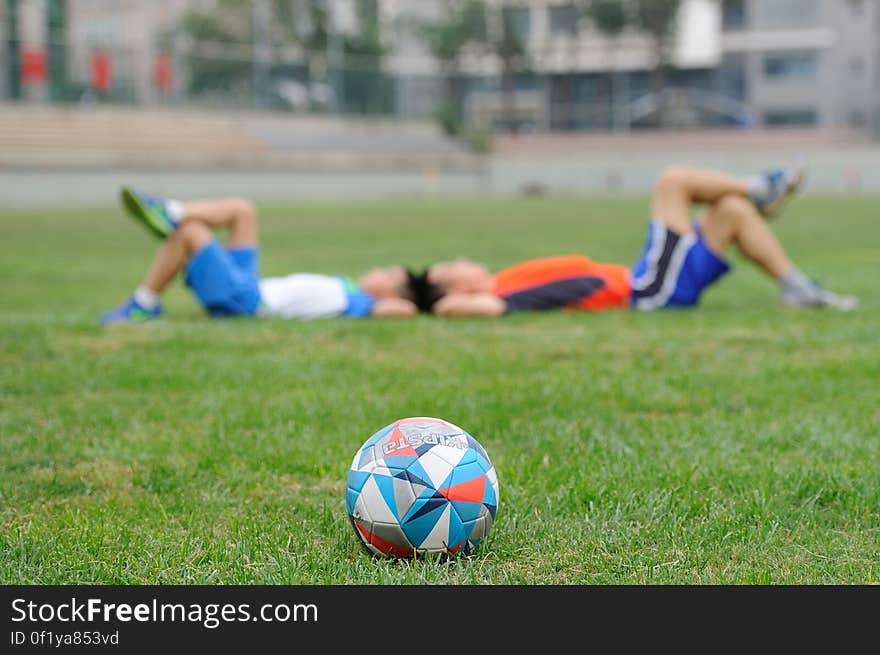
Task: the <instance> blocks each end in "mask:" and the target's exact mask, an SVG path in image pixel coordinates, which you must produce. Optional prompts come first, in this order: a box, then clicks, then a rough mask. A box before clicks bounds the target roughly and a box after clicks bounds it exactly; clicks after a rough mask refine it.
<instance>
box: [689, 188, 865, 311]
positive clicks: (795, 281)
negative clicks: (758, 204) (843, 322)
mask: <svg viewBox="0 0 880 655" xmlns="http://www.w3.org/2000/svg"><path fill="white" fill-rule="evenodd" d="M698 220H699V224H700V232H701V233H702V238H703V240H704V241H705V242H706V245H707V246H708V247H709V249H710V250H712V251H713V252H715V253H717V254H719V255H721V254H723V253H724V251H725V250H727V248H728V246H729V245H730V244H731V243H733V244H735V245H736V246H737V248H739V250H740V252H742V254H743V255H745V256H746V257H747V258H748V259H750V260H751V261H752V262H754V263H755V264H757V265H758V266H759V267H760V268H761V269H762V270H763V271H764V272H766V273H767V274H768V275H769V276H770V277H772V278H773V279H774V280H776V282H777V283H778V284H779V286H780V290H781V292H782V302H783V304H785V305H789V306H793V307H832V308H834V309H839V310H844V311H848V310H852V309H855V308H856V307H857V306H858V304H859V301H858V299H857V298H855V297H854V296H841V295H838V294H835V293H832V292H831V291H828V290H827V289H823V288H822V287H820V286H819V285H818V284H816V283H815V282H813V281H812V280H811V279H810V278H809V277H807V276H806V275H805V274H804V273H803V272H802V271H801V270H800V269H799V268H798V267H797V266H795V265H794V263H793V262H792V260H791V258H790V257H789V256H788V254H787V253H786V252H785V248H784V247H783V246H782V243H781V242H780V241H779V239H778V237H777V236H776V235H775V234H774V233H773V231H772V230H770V228H769V227H768V225H767V223H766V222H765V220H764V218H763V217H762V216H761V214H759V213H758V210H757V209H756V208H755V206H754V205H753V204H752V203H751V202H750V201H748V200H746V199H745V198H743V197H742V196H739V195H734V194H732V195H727V196H724V197H723V198H721V199H719V200H718V201H716V202H715V203H713V204H712V205H711V206H710V207H709V208H708V210H707V211H706V212H705V213H704V214H703V215H702V216H700V218H699V219H698Z"/></svg>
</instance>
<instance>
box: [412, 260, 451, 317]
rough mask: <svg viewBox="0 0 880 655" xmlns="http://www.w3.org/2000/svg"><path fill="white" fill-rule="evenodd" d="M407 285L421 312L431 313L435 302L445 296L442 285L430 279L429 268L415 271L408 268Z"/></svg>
mask: <svg viewBox="0 0 880 655" xmlns="http://www.w3.org/2000/svg"><path fill="white" fill-rule="evenodd" d="M406 285H407V288H408V289H409V291H410V293H411V294H412V301H413V302H414V303H415V304H416V307H418V308H419V311H420V312H425V313H430V312H431V309H432V308H433V307H434V303H436V302H437V301H438V300H440V299H441V298H442V297H443V295H444V294H443V291H442V290H441V289H440V287H439V286H438V285H436V284H434V283H432V282H430V281H428V269H427V268H426V269H425V270H423V271H422V272H421V273H415V272H413V271H412V270H410V269H406Z"/></svg>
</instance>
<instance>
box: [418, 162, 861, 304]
mask: <svg viewBox="0 0 880 655" xmlns="http://www.w3.org/2000/svg"><path fill="white" fill-rule="evenodd" d="M803 177H804V171H803V168H802V167H801V166H792V167H788V168H781V169H776V170H773V171H769V172H767V173H763V174H760V175H755V176H751V177H748V178H745V179H740V178H737V177H732V176H730V175H726V174H723V173H718V172H714V171H706V170H697V169H691V168H683V167H672V168H668V169H666V170H665V171H664V172H663V173H662V174H661V176H660V178H659V179H658V180H657V183H656V185H655V188H654V192H653V197H652V200H651V219H650V221H649V224H648V237H647V240H646V243H645V245H644V248H643V251H642V254H641V256H640V257H639V259H638V260H637V261H636V263H635V265H634V266H632V267H629V266H624V265H620V264H616V263H602V262H597V261H593V260H591V259H589V258H588V257H585V256H583V255H580V254H573V255H564V256H560V257H547V258H541V259H533V260H528V261H525V262H521V263H519V264H517V265H515V266H512V267H511V268H508V269H506V270H503V271H500V272H497V273H494V274H493V273H491V272H490V271H489V269H488V268H487V267H486V266H484V265H483V264H481V263H478V262H474V261H471V260H468V259H457V260H455V261H447V262H439V263H436V264H433V265H431V266H429V267H428V268H427V269H425V271H424V272H422V273H421V274H420V275H418V276H416V277H415V278H414V279H413V288H414V290H415V292H416V294H415V295H416V303H417V305H419V306H420V307H427V308H430V309H429V311H432V312H433V313H434V314H437V315H441V316H503V315H506V314H510V313H513V312H522V311H540V310H553V309H563V308H564V309H577V310H586V311H598V310H604V309H611V308H632V309H639V310H655V309H660V308H666V307H679V308H681V307H694V306H696V305H697V304H698V303H699V300H700V296H701V295H702V293H703V292H704V291H705V290H706V289H707V288H708V287H709V286H710V285H712V284H713V283H715V282H716V281H718V279H720V278H721V277H722V276H723V275H725V274H726V273H727V272H728V271H729V270H730V265H729V263H728V262H727V261H726V260H725V259H724V252H725V251H726V250H727V248H728V247H729V246H730V245H731V244H735V245H736V246H737V247H738V248H739V250H740V251H741V252H742V254H743V255H744V256H745V257H746V258H747V259H749V260H750V261H752V262H753V263H754V264H755V265H757V266H758V267H759V268H760V269H761V270H762V271H764V272H765V273H766V274H767V275H768V276H770V277H771V278H772V279H773V280H775V281H776V282H777V284H778V285H779V288H780V300H781V303H782V304H783V305H784V306H787V307H829V308H832V309H836V310H841V311H848V310H852V309H855V308H856V307H857V306H858V299H857V298H855V297H853V296H841V295H838V294H835V293H832V292H830V291H828V290H827V289H824V288H822V287H821V286H819V285H818V284H817V283H816V282H814V281H813V280H811V279H810V278H809V277H808V276H807V275H805V274H804V273H803V272H802V271H801V270H800V269H798V268H797V267H796V266H795V265H794V264H793V263H792V261H791V259H789V257H788V255H787V254H786V252H785V249H784V248H783V246H782V244H781V243H780V241H779V240H778V238H777V237H776V235H775V234H774V233H773V231H772V230H771V229H770V228H769V226H768V225H767V220H769V219H771V218H773V217H775V216H777V215H779V213H780V212H781V210H782V208H783V206H784V205H785V204H786V202H787V201H788V199H789V198H790V197H791V196H792V194H794V193H795V192H796V191H797V189H798V187H799V186H800V184H801V182H802V180H803ZM695 204H696V205H703V206H704V207H703V211H701V212H700V213H698V214H697V215H696V216H693V215H692V207H693V205H695Z"/></svg>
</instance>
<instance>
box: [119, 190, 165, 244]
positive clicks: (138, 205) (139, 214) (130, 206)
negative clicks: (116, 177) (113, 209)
mask: <svg viewBox="0 0 880 655" xmlns="http://www.w3.org/2000/svg"><path fill="white" fill-rule="evenodd" d="M120 199H121V200H122V204H123V205H124V206H125V208H126V209H127V210H128V213H129V214H131V215H132V216H133V217H134V218H136V219H138V220H139V221H140V222H141V223H143V224H144V225H145V226H146V227H147V229H148V230H150V232H152V233H153V234H155V235H156V236H157V237H159V238H160V239H164V238H166V237H167V236H168V235H169V234H171V233H172V232H174V230H176V229H177V224H178V222H177V221H176V220H175V219H174V218H172V216H171V214H170V213H169V211H168V201H167V200H165V199H164V198H156V197H153V196H148V195H147V194H145V193H138V192H137V191H134V190H133V189H130V188H128V187H122V190H121V191H120Z"/></svg>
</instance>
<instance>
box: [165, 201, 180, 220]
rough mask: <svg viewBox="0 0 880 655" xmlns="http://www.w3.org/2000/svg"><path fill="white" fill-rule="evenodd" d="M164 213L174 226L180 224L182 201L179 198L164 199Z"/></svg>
mask: <svg viewBox="0 0 880 655" xmlns="http://www.w3.org/2000/svg"><path fill="white" fill-rule="evenodd" d="M165 214H166V215H167V216H168V218H170V219H171V220H172V222H173V223H174V226H175V227H177V226H178V225H180V221H182V220H183V203H182V202H180V201H179V200H166V201H165Z"/></svg>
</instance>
